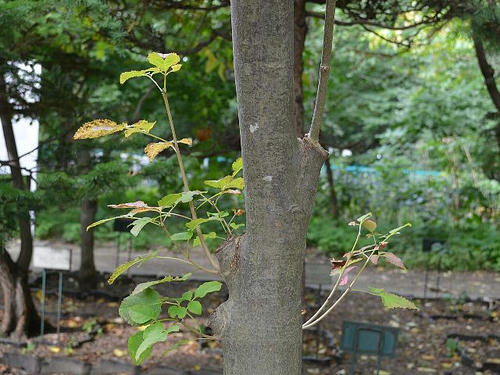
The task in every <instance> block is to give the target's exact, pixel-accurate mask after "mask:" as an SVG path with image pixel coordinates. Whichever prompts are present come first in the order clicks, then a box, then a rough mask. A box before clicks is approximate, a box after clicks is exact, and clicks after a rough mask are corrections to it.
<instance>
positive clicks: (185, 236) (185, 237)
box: [170, 232, 193, 241]
mask: <svg viewBox="0 0 500 375" xmlns="http://www.w3.org/2000/svg"><path fill="white" fill-rule="evenodd" d="M191 237H193V232H179V233H174V234H172V235H171V236H170V239H171V240H172V241H189V240H190V239H191Z"/></svg>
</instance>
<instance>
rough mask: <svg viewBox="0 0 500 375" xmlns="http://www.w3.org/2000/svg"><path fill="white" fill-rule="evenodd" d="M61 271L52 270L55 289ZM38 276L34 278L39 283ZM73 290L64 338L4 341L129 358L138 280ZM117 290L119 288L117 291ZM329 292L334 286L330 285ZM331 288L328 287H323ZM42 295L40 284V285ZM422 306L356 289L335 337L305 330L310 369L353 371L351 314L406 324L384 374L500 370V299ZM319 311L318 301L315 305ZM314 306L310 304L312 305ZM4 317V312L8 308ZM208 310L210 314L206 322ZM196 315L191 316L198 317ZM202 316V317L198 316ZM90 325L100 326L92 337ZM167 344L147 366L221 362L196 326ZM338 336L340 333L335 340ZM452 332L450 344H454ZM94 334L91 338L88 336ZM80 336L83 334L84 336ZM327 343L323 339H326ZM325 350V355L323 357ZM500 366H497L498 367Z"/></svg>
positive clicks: (362, 367) (336, 319)
mask: <svg viewBox="0 0 500 375" xmlns="http://www.w3.org/2000/svg"><path fill="white" fill-rule="evenodd" d="M55 281H56V278H55V276H52V277H49V286H51V289H53V286H54V285H55ZM36 284H37V281H36V280H35V281H34V285H36ZM183 284H185V285H179V284H173V283H172V284H169V285H165V284H164V285H162V286H161V287H159V288H158V290H159V292H160V293H162V294H164V295H169V296H176V295H180V294H181V293H182V292H183V291H184V290H185V289H187V288H193V287H195V286H196V282H191V283H183ZM66 285H67V290H68V294H67V295H66V296H65V297H64V300H63V312H64V314H63V320H62V327H63V331H64V332H63V333H62V334H61V337H60V338H61V342H60V344H59V345H58V344H57V343H56V342H55V341H56V335H55V334H54V333H49V334H46V335H45V337H44V341H45V342H46V343H45V344H40V345H37V346H36V347H34V345H33V344H34V343H35V342H36V339H31V340H29V341H27V342H25V344H28V343H30V344H29V345H28V346H27V347H26V346H25V347H16V346H14V345H8V344H0V356H1V355H2V354H3V353H4V352H17V353H30V354H33V355H37V356H40V357H45V358H47V357H51V356H70V357H72V358H75V359H80V360H84V361H88V362H91V363H95V362H96V361H97V359H99V358H100V359H114V360H119V361H123V362H127V363H129V359H128V353H127V337H128V336H129V335H131V334H133V333H134V332H135V331H136V328H133V327H130V326H128V325H127V324H125V323H124V322H123V321H122V320H121V319H120V318H119V317H118V313H117V310H118V306H119V297H118V296H119V295H125V293H126V292H127V291H128V290H130V289H131V288H132V287H133V283H132V282H131V280H127V279H126V278H125V279H121V281H120V282H119V283H118V285H117V287H116V288H113V289H108V290H107V289H104V290H103V292H102V293H101V296H96V295H87V296H84V297H82V296H78V294H77V293H76V292H75V293H71V281H70V280H67V281H66ZM111 291H112V292H113V293H114V294H113V295H111V293H109V292H111ZM325 292H326V291H325ZM323 294H324V293H323ZM34 296H35V299H36V300H37V301H38V303H39V301H40V297H41V293H40V291H34ZM224 298H225V292H224V291H222V292H221V293H219V294H218V295H213V296H212V297H211V298H210V300H209V301H207V303H206V304H205V307H206V309H205V311H207V312H211V311H213V309H214V308H215V307H216V306H217V305H218V304H219V303H220V302H221V301H222V300H224ZM324 298H325V296H324V295H322V296H319V295H318V292H317V291H315V290H309V291H308V293H307V298H306V300H307V302H308V305H309V306H313V305H315V304H316V303H317V302H318V301H320V300H324ZM56 300H57V299H56V296H55V295H54V294H50V295H49V297H48V305H47V311H48V312H49V314H48V319H49V321H50V322H51V323H52V324H53V325H55V314H54V312H55V308H56ZM416 302H417V304H420V305H421V309H420V311H417V312H416V311H410V310H390V311H388V310H384V309H383V307H382V305H381V303H380V301H379V299H378V298H376V297H373V296H369V295H365V294H361V293H353V294H351V295H349V296H348V297H347V298H346V299H345V300H344V301H343V303H341V304H340V305H339V308H338V309H337V310H335V311H334V312H333V313H332V314H331V315H330V316H329V317H328V318H327V319H325V320H324V321H323V322H322V323H321V324H320V327H319V328H320V329H321V330H326V331H328V332H330V339H325V338H319V339H318V338H317V337H318V336H317V332H316V330H313V331H311V332H306V334H305V335H304V355H305V356H306V357H308V358H309V360H308V361H306V362H305V366H304V373H305V374H319V375H323V374H324V375H326V374H348V373H349V364H350V358H351V357H350V353H342V352H341V351H340V350H339V348H338V344H339V341H340V337H341V334H342V332H341V327H342V322H343V321H344V320H351V321H360V322H370V323H373V324H382V325H387V326H391V327H395V328H398V329H399V330H400V331H399V337H398V345H397V349H396V356H395V358H384V359H383V360H382V366H381V368H382V370H383V371H381V372H380V374H381V375H383V374H385V375H387V374H393V375H397V374H420V373H422V374H424V373H434V374H453V375H461V374H495V373H499V372H497V370H484V371H480V370H479V369H482V368H485V367H489V368H491V369H494V368H496V369H498V368H499V366H500V341H499V340H500V337H499V336H500V320H499V319H500V307H499V306H498V304H496V305H495V304H494V303H489V304H487V303H479V302H476V303H473V302H464V301H460V300H452V299H448V300H432V301H427V302H426V303H423V301H416ZM310 311H312V308H311V309H310ZM308 314H310V312H309V313H308ZM0 319H1V316H0ZM204 319H205V318H202V322H203V321H204ZM190 323H191V322H190ZM192 324H193V325H194V324H195V323H194V322H193V323H192ZM89 332H93V333H96V334H95V336H93V338H92V337H90V336H89ZM169 337H171V339H170V340H169V342H168V343H167V344H165V345H157V346H156V347H155V349H154V350H153V354H152V357H151V358H150V359H149V360H147V361H146V362H145V363H144V364H143V369H144V371H146V370H148V369H151V368H153V367H155V366H159V365H163V366H169V367H173V368H179V369H185V370H192V371H193V370H194V371H196V370H199V369H220V368H221V367H222V351H221V349H220V344H219V342H217V341H209V342H207V341H200V340H197V338H196V337H194V336H193V335H192V334H190V333H179V334H173V335H172V336H169ZM181 339H188V340H189V343H188V344H187V345H184V346H182V347H180V348H178V349H175V350H171V351H168V352H167V353H166V354H165V353H164V352H165V350H166V349H167V348H168V347H169V346H170V347H171V346H172V345H173V344H175V342H176V341H178V340H181ZM332 339H333V340H332ZM447 339H450V340H451V341H450V340H448V345H447ZM85 341H87V342H85ZM80 342H82V343H81V344H80ZM318 344H319V345H318ZM316 358H317V359H316ZM376 363H377V361H376V358H374V357H370V356H365V355H361V356H359V357H358V359H357V366H356V374H373V373H374V370H375V369H376ZM495 366H496V367H495ZM0 374H23V372H22V371H19V370H16V369H12V368H6V367H5V366H3V367H2V366H1V365H0Z"/></svg>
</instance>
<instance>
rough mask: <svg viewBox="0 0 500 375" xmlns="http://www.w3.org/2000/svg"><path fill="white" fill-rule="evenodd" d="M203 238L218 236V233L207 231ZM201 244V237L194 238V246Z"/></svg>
mask: <svg viewBox="0 0 500 375" xmlns="http://www.w3.org/2000/svg"><path fill="white" fill-rule="evenodd" d="M203 238H217V233H215V232H210V233H206V234H204V235H203ZM200 245H201V241H200V237H199V236H196V238H195V239H194V240H193V246H200Z"/></svg>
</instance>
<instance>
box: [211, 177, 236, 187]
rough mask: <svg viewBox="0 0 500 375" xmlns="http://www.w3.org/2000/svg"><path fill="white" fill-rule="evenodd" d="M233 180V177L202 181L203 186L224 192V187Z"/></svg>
mask: <svg viewBox="0 0 500 375" xmlns="http://www.w3.org/2000/svg"><path fill="white" fill-rule="evenodd" d="M232 180H233V176H225V177H222V178H220V179H218V180H206V181H204V184H205V185H208V186H211V187H214V188H217V189H221V190H224V188H225V186H226V185H227V184H229V183H231V181H232Z"/></svg>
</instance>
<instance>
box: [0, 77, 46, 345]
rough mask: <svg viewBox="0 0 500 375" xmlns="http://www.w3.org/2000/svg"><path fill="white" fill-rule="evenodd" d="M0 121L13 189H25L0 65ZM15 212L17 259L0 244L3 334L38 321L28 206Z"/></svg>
mask: <svg viewBox="0 0 500 375" xmlns="http://www.w3.org/2000/svg"><path fill="white" fill-rule="evenodd" d="M0 121H1V122H2V130H3V134H4V139H5V145H6V147H7V157H8V159H9V166H10V172H11V176H12V183H13V185H14V187H15V188H16V189H19V190H27V189H28V186H27V184H26V183H25V182H24V180H23V176H22V174H21V165H20V163H19V155H18V153H17V146H16V139H15V136H14V129H13V128H12V108H11V106H10V103H9V96H8V91H7V86H6V83H5V78H4V70H3V69H0ZM18 214H19V233H20V237H21V251H20V253H19V258H18V259H17V262H13V260H12V259H11V257H10V255H9V254H8V253H7V251H6V250H5V249H4V248H3V246H2V247H0V284H1V287H2V292H3V296H4V298H3V305H4V315H3V319H2V322H1V326H0V331H1V333H2V334H4V335H13V336H15V337H21V336H23V335H30V334H31V333H33V332H34V330H35V329H36V327H37V325H38V324H39V322H40V320H39V319H40V318H39V317H38V314H37V312H36V309H35V306H34V304H33V299H32V296H31V293H30V290H29V287H28V281H27V280H28V271H29V265H30V262H31V256H32V253H33V237H32V235H31V221H30V215H29V211H28V210H26V212H19V213H18Z"/></svg>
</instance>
